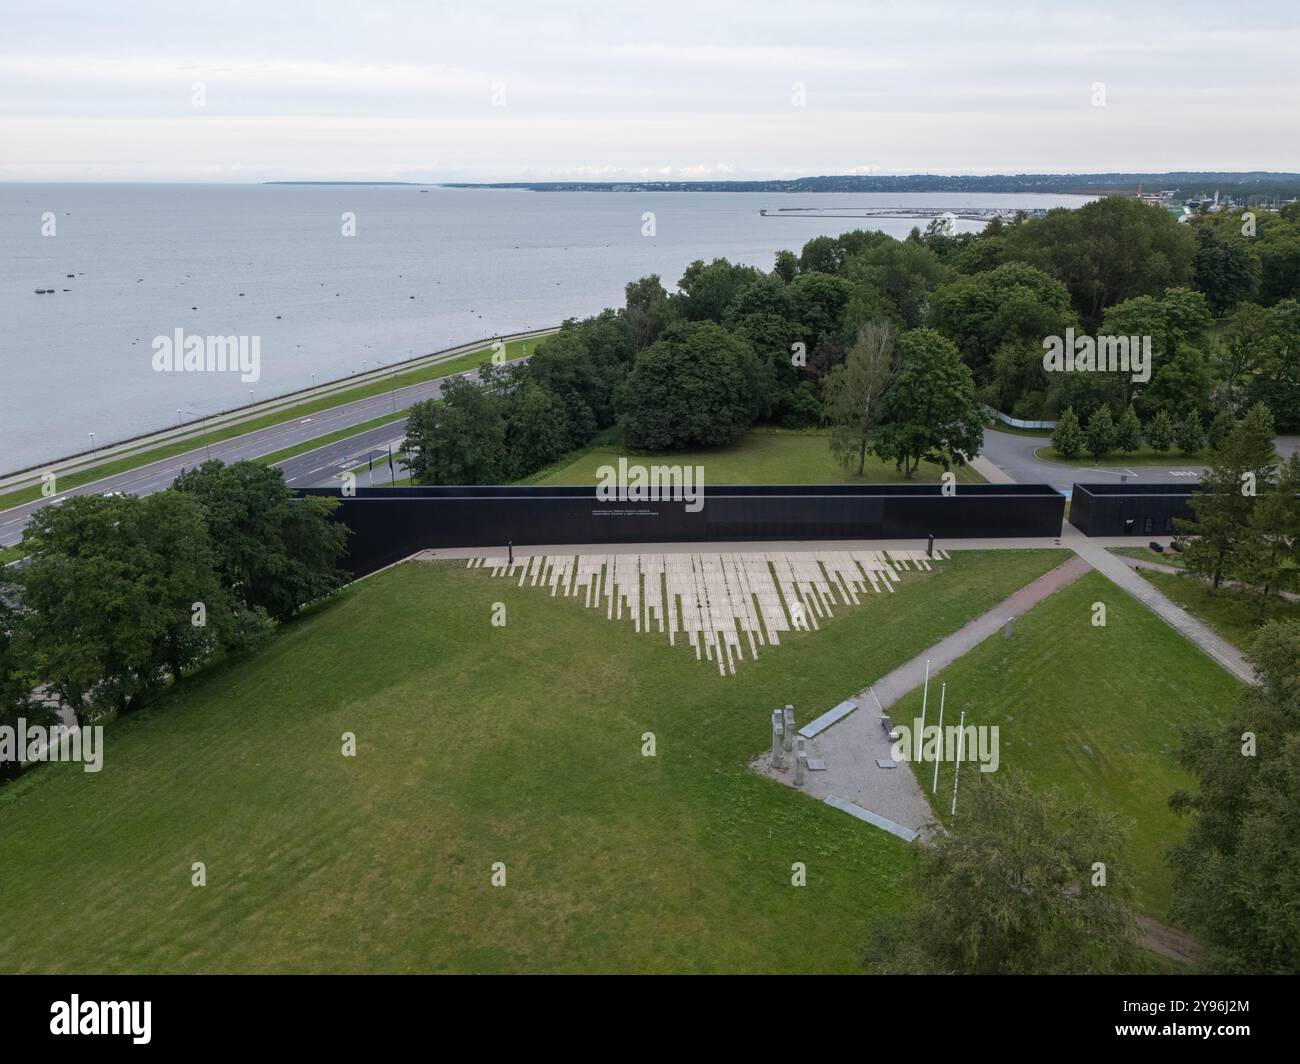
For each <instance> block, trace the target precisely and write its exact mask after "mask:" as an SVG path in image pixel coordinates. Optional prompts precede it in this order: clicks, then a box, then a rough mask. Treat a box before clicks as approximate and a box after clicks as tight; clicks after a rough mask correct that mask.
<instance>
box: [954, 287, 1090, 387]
mask: <svg viewBox="0 0 1300 1064" xmlns="http://www.w3.org/2000/svg"><path fill="white" fill-rule="evenodd" d="M929 319H930V324H931V326H933V327H934V328H936V329H938V330H939V332H941V333H943V334H944V335H945V336H946V337H948V339H950V340H952V341H953V343H955V344H957V346H958V349H959V350H960V351H961V353H962V357H963V358H964V359H965V360H966V363H967V365H969V366H970V367H971V370H972V372H973V373H974V374H975V379H976V381H977V382H978V383H984V382H986V381H987V380H989V379H990V377H991V373H990V369H991V366H992V362H993V357H994V353H995V352H996V351H997V350H998V349H999V348H1000V347H1002V346H1004V345H1008V344H1010V345H1014V346H1015V347H1018V348H1020V349H1022V350H1023V349H1028V350H1030V351H1032V352H1033V353H1034V355H1035V357H1034V359H1033V360H1032V363H1031V364H1032V365H1033V366H1034V367H1035V368H1036V369H1037V371H1038V375H1037V377H1036V378H1035V385H1036V386H1037V387H1041V386H1042V383H1043V378H1042V356H1043V346H1042V341H1043V337H1045V336H1063V335H1064V334H1065V330H1066V329H1067V328H1068V327H1069V326H1071V325H1073V324H1074V322H1075V314H1074V308H1073V307H1072V306H1071V305H1070V294H1069V293H1068V292H1067V291H1066V290H1065V286H1064V285H1062V284H1061V283H1060V282H1059V281H1057V280H1056V279H1055V278H1054V277H1052V276H1050V275H1049V274H1046V273H1044V272H1043V271H1042V270H1038V269H1035V268H1034V267H1032V266H1028V265H1026V264H1025V263H1023V262H1009V263H1005V264H1004V265H1002V266H998V267H996V268H995V269H992V270H989V271H988V272H987V273H979V274H975V275H974V276H970V277H957V278H955V279H954V280H952V281H950V282H948V283H947V284H945V285H942V286H941V287H940V288H939V289H938V290H937V291H936V292H935V293H934V298H933V300H932V302H931V305H930V312H929ZM1026 390H1027V389H1026ZM1019 398H1020V394H1015V395H1011V396H1008V398H1007V400H1006V406H1005V407H1004V409H1009V408H1010V405H1011V404H1012V403H1014V402H1015V400H1016V399H1019Z"/></svg>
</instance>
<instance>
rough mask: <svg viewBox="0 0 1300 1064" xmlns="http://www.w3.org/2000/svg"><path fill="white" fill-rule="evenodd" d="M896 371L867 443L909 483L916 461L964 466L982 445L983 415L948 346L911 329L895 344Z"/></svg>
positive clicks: (952, 348)
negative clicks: (876, 424)
mask: <svg viewBox="0 0 1300 1064" xmlns="http://www.w3.org/2000/svg"><path fill="white" fill-rule="evenodd" d="M897 351H898V357H899V361H900V368H899V371H898V375H897V377H896V378H895V380H894V383H893V385H892V386H891V387H890V388H889V389H888V390H887V391H886V392H885V396H884V401H883V402H882V404H881V406H882V409H881V412H880V422H879V424H878V426H877V429H876V432H875V434H874V438H873V439H874V442H873V444H872V446H873V449H874V450H875V452H876V453H877V454H878V455H879V456H880V457H881V458H883V459H885V460H886V461H892V462H894V463H895V465H896V466H897V467H898V469H899V470H900V471H902V473H903V475H904V476H905V477H906V478H907V479H908V480H910V479H911V478H912V477H913V475H915V473H916V471H917V469H918V468H919V467H920V465H921V462H922V461H929V462H935V463H938V464H939V465H942V466H943V468H944V469H949V468H951V467H952V466H953V465H958V466H961V465H965V464H966V463H967V462H968V461H970V459H972V458H974V457H975V456H976V455H978V454H979V452H980V447H982V446H983V443H984V415H983V412H982V411H981V410H980V407H979V404H978V403H977V402H976V401H975V382H974V380H973V378H972V377H971V371H970V367H969V366H966V365H964V364H963V363H962V361H961V356H960V355H959V354H958V353H957V348H956V347H955V346H954V345H953V343H952V341H951V340H949V339H947V337H945V336H943V335H942V334H940V333H938V332H935V331H934V330H933V329H913V330H912V331H911V332H906V333H903V335H902V336H901V337H899V339H898V343H897Z"/></svg>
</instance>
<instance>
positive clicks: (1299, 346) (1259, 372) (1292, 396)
mask: <svg viewBox="0 0 1300 1064" xmlns="http://www.w3.org/2000/svg"><path fill="white" fill-rule="evenodd" d="M1253 353H1254V356H1255V361H1254V373H1253V376H1252V378H1251V381H1250V386H1249V391H1248V400H1249V401H1250V402H1252V403H1263V404H1265V405H1266V406H1267V407H1268V408H1269V409H1270V410H1271V411H1272V412H1273V417H1274V420H1275V421H1276V423H1277V427H1278V430H1279V431H1281V432H1300V302H1297V301H1296V300H1294V299H1286V300H1283V301H1282V302H1280V303H1278V304H1277V305H1276V306H1274V307H1272V308H1271V309H1270V311H1269V317H1268V322H1267V325H1266V328H1265V332H1264V335H1263V336H1261V337H1259V338H1257V341H1256V344H1255V349H1254V352H1253Z"/></svg>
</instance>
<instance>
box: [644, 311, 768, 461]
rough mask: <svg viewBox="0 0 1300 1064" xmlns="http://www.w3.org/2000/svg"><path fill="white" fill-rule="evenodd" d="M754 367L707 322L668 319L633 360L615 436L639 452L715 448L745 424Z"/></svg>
mask: <svg viewBox="0 0 1300 1064" xmlns="http://www.w3.org/2000/svg"><path fill="white" fill-rule="evenodd" d="M757 375H758V364H757V360H756V358H755V357H754V352H753V350H752V349H751V348H750V347H749V345H748V344H747V343H746V342H745V341H744V340H742V339H741V338H739V337H737V336H734V335H732V334H731V333H729V332H727V331H726V330H725V329H723V328H722V327H721V326H720V325H715V324H714V323H712V322H676V323H674V324H673V325H670V326H669V327H668V328H667V329H666V330H665V331H664V334H663V335H662V336H661V337H660V338H659V339H658V340H657V341H655V343H653V344H651V345H650V346H649V347H647V348H646V349H645V350H644V351H642V352H641V353H640V354H639V355H637V357H636V362H635V363H634V364H633V366H632V371H631V373H630V374H629V375H628V377H627V380H626V381H625V382H624V386H623V388H622V390H621V392H620V397H619V411H620V416H621V424H622V426H623V438H624V439H625V440H626V441H627V444H628V446H630V447H633V448H636V449H637V450H644V451H660V450H680V449H683V448H686V447H693V446H703V447H719V446H722V445H724V444H727V443H734V442H735V441H736V440H737V439H739V438H740V437H741V435H743V433H744V432H745V430H746V429H748V428H749V426H750V425H751V424H752V423H753V420H754V415H755V411H756V409H757V404H758V398H759V397H758V395H757V393H756V380H757Z"/></svg>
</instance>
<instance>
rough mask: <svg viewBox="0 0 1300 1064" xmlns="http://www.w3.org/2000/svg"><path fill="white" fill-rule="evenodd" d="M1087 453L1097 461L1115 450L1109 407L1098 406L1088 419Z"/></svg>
mask: <svg viewBox="0 0 1300 1064" xmlns="http://www.w3.org/2000/svg"><path fill="white" fill-rule="evenodd" d="M1086 436H1087V440H1088V453H1089V454H1090V455H1092V456H1093V458H1096V459H1098V460H1100V459H1102V458H1105V457H1106V456H1107V455H1108V454H1110V453H1111V452H1112V451H1114V450H1115V438H1116V433H1115V419H1114V417H1112V416H1111V412H1110V407H1108V406H1099V407H1097V409H1096V410H1094V411H1093V412H1092V417H1090V418H1089V419H1088V430H1087V433H1086Z"/></svg>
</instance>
